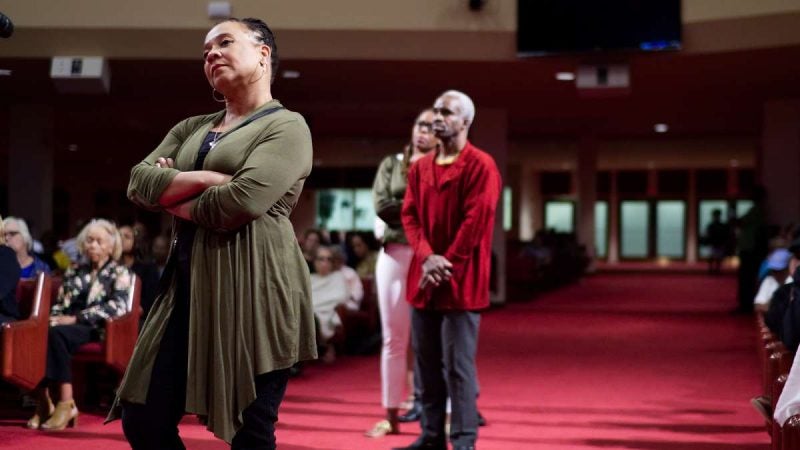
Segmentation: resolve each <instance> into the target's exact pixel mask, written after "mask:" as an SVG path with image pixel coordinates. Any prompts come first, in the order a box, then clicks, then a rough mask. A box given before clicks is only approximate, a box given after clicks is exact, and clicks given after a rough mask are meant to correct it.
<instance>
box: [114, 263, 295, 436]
mask: <svg viewBox="0 0 800 450" xmlns="http://www.w3.org/2000/svg"><path fill="white" fill-rule="evenodd" d="M182 275H183V276H181V274H180V271H179V275H178V277H179V279H178V290H177V291H178V292H177V293H176V299H175V302H176V303H175V308H174V309H173V311H172V314H171V316H170V319H169V322H168V323H167V328H166V330H164V337H163V338H162V340H161V345H160V347H159V350H158V355H157V356H156V360H155V363H154V365H153V371H152V374H151V378H150V387H149V389H148V391H147V400H146V404H144V405H140V404H134V403H127V402H123V403H122V430H123V431H124V432H125V438H126V439H128V442H129V443H130V444H131V447H132V448H133V450H173V449H181V450H182V449H185V448H186V447H184V445H183V442H182V441H181V438H180V436H179V435H178V423H179V422H180V420H181V418H182V417H183V414H184V411H185V408H186V368H187V366H188V349H189V287H188V277H187V274H186V273H183V274H182ZM288 380H289V370H288V369H284V370H277V371H274V372H269V373H266V374H262V375H259V376H257V377H256V378H255V384H256V399H255V401H253V403H251V404H250V405H249V406H248V407H247V408H245V410H244V411H243V412H242V418H243V422H244V423H243V425H242V428H240V429H239V431H238V432H237V433H236V435H235V436H234V438H233V442H232V448H233V449H241V450H245V449H248V450H250V449H253V450H255V449H258V450H262V449H274V448H276V445H275V422H277V420H278V407H279V406H280V404H281V401H282V400H283V395H284V393H285V391H286V384H287V382H288Z"/></svg>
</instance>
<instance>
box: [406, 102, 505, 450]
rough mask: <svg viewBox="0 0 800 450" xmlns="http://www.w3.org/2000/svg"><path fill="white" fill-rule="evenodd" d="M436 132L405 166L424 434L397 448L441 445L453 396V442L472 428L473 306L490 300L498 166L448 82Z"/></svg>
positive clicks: (457, 445)
mask: <svg viewBox="0 0 800 450" xmlns="http://www.w3.org/2000/svg"><path fill="white" fill-rule="evenodd" d="M433 111H434V121H433V131H434V133H435V134H436V137H438V138H439V139H440V140H441V141H442V147H441V149H440V150H439V151H437V152H435V153H434V152H431V153H429V154H428V155H426V156H425V157H423V158H422V159H420V160H419V161H417V163H415V164H414V165H413V166H412V167H411V169H410V170H409V173H408V188H407V189H406V196H405V199H404V200H403V210H402V220H403V227H404V228H405V232H406V236H407V237H408V241H409V244H410V245H411V247H412V248H413V249H414V259H413V260H412V262H411V267H410V269H409V272H408V287H407V292H408V301H409V303H411V305H412V306H413V312H412V317H411V328H412V345H413V347H414V352H415V354H416V364H417V370H418V372H419V373H418V374H419V377H420V381H421V384H422V386H421V387H422V424H421V426H422V435H421V436H420V437H419V439H417V440H416V441H415V442H414V443H413V444H411V445H410V446H408V447H403V448H402V449H406V450H414V449H435V450H445V449H447V439H446V436H445V431H444V430H445V405H446V400H447V397H448V396H449V397H450V399H451V404H452V412H451V419H450V441H451V442H452V443H453V448H454V450H468V449H474V448H475V441H476V439H477V436H478V412H477V407H476V398H477V379H476V373H475V352H476V349H477V343H478V328H479V325H480V313H479V311H480V310H482V309H485V308H487V307H488V306H489V271H490V262H491V253H492V230H493V228H494V220H495V209H496V207H497V201H498V199H499V197H500V190H501V185H502V182H501V179H500V172H499V171H498V170H497V166H496V164H495V162H494V160H493V159H492V157H491V156H489V155H488V154H487V153H485V152H484V151H482V150H480V149H478V148H477V147H475V146H474V145H472V144H471V143H470V142H469V141H468V140H467V133H468V131H469V127H470V125H472V121H473V118H474V117H475V106H474V105H473V103H472V100H471V99H470V98H469V97H468V96H467V95H466V94H464V93H462V92H458V91H447V92H445V93H444V94H442V95H441V96H440V97H439V98H438V99H436V102H435V103H434V105H433Z"/></svg>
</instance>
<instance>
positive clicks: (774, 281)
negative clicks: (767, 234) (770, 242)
mask: <svg viewBox="0 0 800 450" xmlns="http://www.w3.org/2000/svg"><path fill="white" fill-rule="evenodd" d="M790 259H792V254H791V253H789V250H786V249H785V248H779V249H777V250H775V251H773V252H772V253H770V254H769V257H767V269H768V270H769V273H768V274H767V276H766V277H764V281H762V282H761V286H760V287H759V288H758V293H757V294H756V297H755V299H754V300H753V303H754V306H755V309H756V311H762V312H766V311H767V310H768V309H769V301H770V299H771V298H772V295H773V294H774V293H775V291H777V290H778V288H779V287H780V286H781V285H782V284H784V283H785V282H786V279H787V278H788V277H789V260H790Z"/></svg>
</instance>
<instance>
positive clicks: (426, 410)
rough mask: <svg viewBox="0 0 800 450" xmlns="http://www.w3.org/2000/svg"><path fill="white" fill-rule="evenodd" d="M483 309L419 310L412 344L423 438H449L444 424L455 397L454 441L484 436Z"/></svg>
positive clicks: (472, 441) (414, 314)
mask: <svg viewBox="0 0 800 450" xmlns="http://www.w3.org/2000/svg"><path fill="white" fill-rule="evenodd" d="M480 322H481V316H480V313H477V312H474V311H435V310H426V309H416V308H415V309H414V310H413V312H412V314H411V343H412V346H413V347H414V353H415V355H416V356H415V357H416V364H417V371H418V373H419V378H420V381H421V386H420V387H421V390H422V420H421V422H420V425H421V427H422V438H423V439H424V440H425V441H428V442H445V441H446V439H445V433H444V424H445V414H446V412H445V407H446V404H447V397H448V395H449V396H450V402H451V413H450V442H452V443H453V445H454V446H461V445H463V446H470V445H474V444H475V441H476V440H477V438H478V410H477V375H476V370H475V353H476V351H477V348H478V328H479V327H480Z"/></svg>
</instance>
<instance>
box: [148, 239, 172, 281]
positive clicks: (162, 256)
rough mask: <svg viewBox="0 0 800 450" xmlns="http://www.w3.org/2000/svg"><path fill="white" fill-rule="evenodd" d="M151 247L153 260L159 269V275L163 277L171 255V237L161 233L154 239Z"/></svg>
mask: <svg viewBox="0 0 800 450" xmlns="http://www.w3.org/2000/svg"><path fill="white" fill-rule="evenodd" d="M151 247H152V248H151V253H152V254H153V261H154V262H155V264H156V268H157V269H158V276H159V277H161V274H162V273H164V267H166V266H167V258H168V257H169V237H167V236H164V235H163V234H159V235H158V236H156V237H155V238H154V239H153V244H152V246H151Z"/></svg>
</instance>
